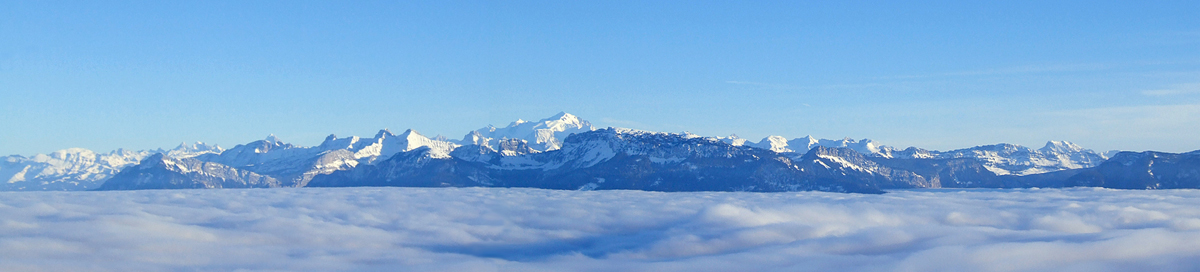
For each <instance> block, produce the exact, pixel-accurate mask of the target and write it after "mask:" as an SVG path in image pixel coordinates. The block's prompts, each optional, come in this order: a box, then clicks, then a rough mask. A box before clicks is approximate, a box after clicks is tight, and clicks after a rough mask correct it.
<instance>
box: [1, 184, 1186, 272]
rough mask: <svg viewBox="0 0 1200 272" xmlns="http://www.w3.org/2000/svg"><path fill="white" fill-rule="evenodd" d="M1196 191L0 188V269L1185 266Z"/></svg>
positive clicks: (1103, 268) (1101, 268) (996, 268)
mask: <svg viewBox="0 0 1200 272" xmlns="http://www.w3.org/2000/svg"><path fill="white" fill-rule="evenodd" d="M1197 207H1200V191H1196V190H1146V191H1141V190H1139V191H1126V190H1111V189H1100V188H1072V189H1010V190H991V189H969V190H949V189H943V190H915V191H903V190H902V191H893V192H890V193H887V194H883V195H867V194H838V193H826V192H786V193H745V192H676V193H664V192H645V191H623V190H615V191H603V192H598V191H565V190H542V189H503V188H393V187H378V188H361V187H360V188H321V189H314V188H276V189H222V190H144V191H109V192H0V270H4V271H37V270H49V271H72V270H73V271H83V270H88V271H166V270H170V271H179V270H185V271H188V270H198V271H211V270H236V269H244V270H249V271H257V270H320V271H363V270H367V271H371V270H374V271H394V270H420V271H439V270H440V271H562V270H576V271H611V270H622V271H731V270H740V271H756V270H774V271H829V270H857V271H930V270H943V271H948V270H957V271H1015V270H1021V271H1154V270H1157V271H1195V270H1197V269H1200V264H1197V263H1196V262H1194V261H1192V260H1194V259H1195V257H1196V256H1198V255H1200V244H1197V243H1195V242H1194V241H1198V240H1200V208H1197Z"/></svg>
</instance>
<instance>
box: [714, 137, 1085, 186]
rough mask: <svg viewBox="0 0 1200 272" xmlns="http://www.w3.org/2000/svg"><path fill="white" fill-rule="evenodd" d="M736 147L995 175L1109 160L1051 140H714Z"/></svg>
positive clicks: (1074, 167)
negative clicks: (962, 162) (965, 161)
mask: <svg viewBox="0 0 1200 272" xmlns="http://www.w3.org/2000/svg"><path fill="white" fill-rule="evenodd" d="M717 139H720V140H721V141H723V142H726V143H729V144H731V145H735V146H741V145H745V146H751V147H757V148H762V149H767V150H771V151H775V152H780V153H788V152H798V153H803V152H807V151H808V150H810V149H812V148H813V147H817V146H822V147H833V148H848V149H852V150H854V151H856V152H858V153H861V154H864V155H867V156H870V157H881V158H905V159H954V158H974V159H978V160H981V161H983V163H984V166H986V167H987V169H988V171H991V172H993V173H995V174H997V175H1017V176H1024V175H1032V174H1041V173H1048V172H1054V171H1061V170H1067V169H1080V168H1088V167H1094V166H1096V165H1099V164H1100V163H1101V162H1103V161H1104V160H1105V159H1107V158H1108V157H1107V156H1105V155H1104V154H1102V153H1097V152H1095V151H1092V150H1090V149H1084V148H1082V147H1080V146H1078V145H1075V144H1073V143H1071V142H1066V141H1050V142H1047V143H1046V146H1045V147H1042V148H1041V149H1036V150H1035V149H1031V148H1028V147H1024V146H1020V145H1013V144H996V145H985V146H977V147H972V148H964V149H957V150H951V151H945V152H942V151H931V150H925V149H920V148H916V147H909V148H907V149H903V150H901V149H897V148H894V147H891V146H886V145H881V144H879V143H876V142H875V141H872V140H870V139H862V140H854V139H850V138H844V139H841V140H827V139H816V138H813V137H812V136H805V137H803V138H796V139H792V140H786V139H785V138H784V137H782V136H768V137H766V138H763V139H762V140H760V141H759V142H758V143H754V142H749V141H747V140H745V139H741V138H738V137H737V135H731V136H729V137H722V138H717Z"/></svg>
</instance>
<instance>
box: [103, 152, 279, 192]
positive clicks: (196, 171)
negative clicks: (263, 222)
mask: <svg viewBox="0 0 1200 272" xmlns="http://www.w3.org/2000/svg"><path fill="white" fill-rule="evenodd" d="M272 187H280V183H279V180H276V179H274V178H272V177H269V176H264V175H260V174H257V173H254V172H250V171H246V170H239V169H237V168H233V167H229V166H226V165H222V164H219V163H211V162H204V161H200V160H197V159H192V158H183V159H175V158H171V157H170V156H167V155H164V154H162V153H158V154H154V155H152V156H150V157H147V158H146V159H145V160H142V161H141V162H140V163H139V164H138V165H137V166H135V167H129V168H126V169H125V170H122V171H121V172H120V173H118V174H117V175H116V176H114V177H113V178H112V179H109V180H108V182H105V183H104V184H103V185H101V186H100V188H98V189H100V190H132V189H215V188H272Z"/></svg>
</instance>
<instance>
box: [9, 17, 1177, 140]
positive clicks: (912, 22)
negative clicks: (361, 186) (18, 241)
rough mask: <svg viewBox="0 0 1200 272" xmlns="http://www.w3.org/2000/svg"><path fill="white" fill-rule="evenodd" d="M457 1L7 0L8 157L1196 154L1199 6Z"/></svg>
mask: <svg viewBox="0 0 1200 272" xmlns="http://www.w3.org/2000/svg"><path fill="white" fill-rule="evenodd" d="M395 2H399V3H395ZM451 2H452V1H381V2H368V1H326V2H308V1H277V2H276V1H228V2H220V1H136V2H110V1H78V2H56V1H0V114H2V115H0V154H3V155H7V154H21V155H31V154H35V153H46V152H51V151H54V150H58V149H63V148H69V147H83V148H88V149H93V150H96V151H109V150H112V149H116V148H129V149H151V148H158V147H164V148H171V147H174V146H175V145H177V144H178V143H179V142H183V141H188V142H192V141H205V142H209V143H216V144H220V145H222V146H225V147H232V146H233V145H236V144H239V143H246V142H250V141H253V140H257V139H261V138H264V137H265V136H266V135H267V134H271V133H274V134H276V135H278V136H279V137H280V138H281V139H283V140H285V141H288V142H293V143H296V144H301V145H315V144H317V143H319V142H320V141H321V140H322V139H323V138H324V136H326V135H328V134H331V133H332V134H337V135H339V136H348V135H359V136H372V135H374V133H375V131H377V130H378V129H380V128H389V129H391V130H392V131H396V132H399V131H403V130H404V129H408V128H411V129H415V130H417V131H419V132H422V133H423V134H426V135H429V136H433V135H437V134H442V135H446V136H447V137H450V138H461V137H462V135H464V134H466V132H467V131H470V130H473V129H478V128H480V127H483V126H486V125H488V124H494V125H497V126H503V125H507V124H508V123H509V122H511V121H513V120H515V119H517V118H523V119H526V120H530V119H533V120H536V119H541V118H545V117H549V116H550V115H553V114H555V113H557V112H559V111H565V112H569V113H573V114H576V115H578V116H580V117H582V118H584V119H587V120H589V121H592V122H593V123H594V124H596V125H598V126H619V127H630V128H637V129H645V130H655V131H671V132H680V131H685V130H686V131H691V132H693V133H696V134H700V135H705V136H726V135H729V134H734V133H736V134H738V135H739V136H741V137H743V138H751V139H754V140H755V141H757V139H760V138H762V137H765V136H767V135H782V136H785V137H788V138H795V137H803V136H805V135H812V136H814V137H817V138H842V137H852V138H856V139H859V138H870V139H873V140H876V141H878V142H881V143H883V144H887V145H893V146H898V147H907V146H918V147H923V148H928V149H937V150H947V149H955V148H964V147H971V146H976V145H983V144H994V143H1001V142H1005V143H1014V144H1021V145H1027V146H1033V147H1041V145H1043V144H1044V143H1045V141H1047V140H1069V141H1073V142H1076V143H1078V144H1080V145H1082V146H1084V147H1087V148H1092V149H1095V150H1098V151H1105V150H1111V149H1121V150H1160V151H1170V152H1182V151H1191V150H1196V149H1200V1H1127V2H1108V1H1077V2H1067V1H995V2H994V3H977V2H976V1H965V2H966V3H964V1H946V2H921V3H917V2H901V1H881V2H859V1H821V2H836V3H800V2H801V1H781V2H750V3H747V1H728V2H707V1H678V2H670V1H628V2H622V1H545V2H524V1H496V2H452V3H451ZM564 2H566V3H564ZM579 2H585V3H579ZM814 2H816V1H814Z"/></svg>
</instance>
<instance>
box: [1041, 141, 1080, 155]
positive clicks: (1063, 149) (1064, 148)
mask: <svg viewBox="0 0 1200 272" xmlns="http://www.w3.org/2000/svg"><path fill="white" fill-rule="evenodd" d="M1038 151H1042V152H1055V153H1074V152H1083V151H1084V149H1083V147H1081V146H1079V145H1076V144H1074V143H1071V142H1068V141H1049V142H1046V146H1045V147H1042V149H1038Z"/></svg>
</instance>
